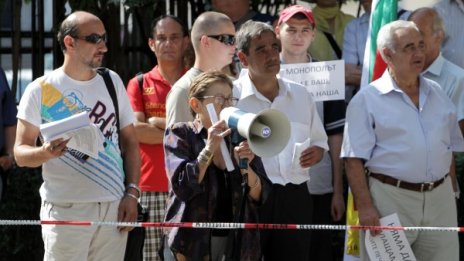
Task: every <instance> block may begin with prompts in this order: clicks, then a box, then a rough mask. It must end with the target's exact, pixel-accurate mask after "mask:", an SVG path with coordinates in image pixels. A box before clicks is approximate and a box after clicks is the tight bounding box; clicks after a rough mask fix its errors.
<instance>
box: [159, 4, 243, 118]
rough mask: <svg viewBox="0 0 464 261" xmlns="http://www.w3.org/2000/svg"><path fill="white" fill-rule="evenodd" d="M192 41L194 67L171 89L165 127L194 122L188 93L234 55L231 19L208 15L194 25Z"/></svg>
mask: <svg viewBox="0 0 464 261" xmlns="http://www.w3.org/2000/svg"><path fill="white" fill-rule="evenodd" d="M191 41H192V45H193V49H194V51H195V63H194V65H193V67H192V68H191V69H190V70H188V71H187V72H186V73H185V74H184V76H182V77H181V78H180V79H179V80H178V81H177V82H176V83H175V84H174V86H173V87H172V89H171V91H170V92H169V93H168V96H167V99H166V123H167V126H171V125H172V124H174V123H176V122H187V121H192V120H193V116H192V114H191V113H190V106H189V104H188V98H187V95H188V90H189V88H190V84H191V83H192V80H193V79H194V78H195V77H196V76H198V75H199V74H200V73H202V72H206V71H211V70H221V69H222V68H224V67H225V66H226V65H228V64H230V63H231V62H232V58H233V56H234V54H235V28H234V24H233V23H232V21H231V20H230V18H229V17H228V16H227V15H225V14H221V13H218V12H205V13H203V14H201V15H200V16H199V17H198V18H197V19H196V20H195V22H194V23H193V26H192V32H191Z"/></svg>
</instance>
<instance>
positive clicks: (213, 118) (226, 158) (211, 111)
mask: <svg viewBox="0 0 464 261" xmlns="http://www.w3.org/2000/svg"><path fill="white" fill-rule="evenodd" d="M206 109H207V110H208V114H209V118H210V119H211V123H212V124H215V123H216V122H218V121H219V119H218V116H217V114H216V110H215V109H214V105H213V104H212V103H209V104H207V105H206ZM221 153H222V157H223V158H224V162H225V163H226V168H227V170H228V171H233V170H234V169H235V167H234V164H233V163H232V159H231V158H230V154H229V151H228V150H227V146H226V143H225V142H224V140H222V141H221Z"/></svg>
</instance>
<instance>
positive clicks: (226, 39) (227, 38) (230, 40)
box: [208, 34, 235, 45]
mask: <svg viewBox="0 0 464 261" xmlns="http://www.w3.org/2000/svg"><path fill="white" fill-rule="evenodd" d="M208 37H209V38H213V39H216V40H218V41H219V42H221V43H223V44H225V45H234V44H235V36H233V35H230V34H220V35H208Z"/></svg>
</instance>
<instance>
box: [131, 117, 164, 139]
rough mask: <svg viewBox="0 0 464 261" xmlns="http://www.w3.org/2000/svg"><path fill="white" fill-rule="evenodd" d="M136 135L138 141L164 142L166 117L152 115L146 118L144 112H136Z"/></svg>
mask: <svg viewBox="0 0 464 261" xmlns="http://www.w3.org/2000/svg"><path fill="white" fill-rule="evenodd" d="M135 117H136V119H137V121H136V122H135V124H134V126H135V135H136V137H137V141H138V142H140V143H146V144H162V143H163V137H164V128H165V125H166V119H164V118H159V117H151V118H149V119H146V117H145V114H144V113H143V112H135Z"/></svg>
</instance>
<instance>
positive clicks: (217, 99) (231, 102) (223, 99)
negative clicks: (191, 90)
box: [198, 95, 238, 106]
mask: <svg viewBox="0 0 464 261" xmlns="http://www.w3.org/2000/svg"><path fill="white" fill-rule="evenodd" d="M198 98H199V99H208V98H214V103H216V104H217V105H220V106H224V105H225V103H226V101H227V104H228V105H229V106H235V105H237V102H238V98H235V97H229V98H226V97H224V96H221V95H210V96H202V97H198Z"/></svg>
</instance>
